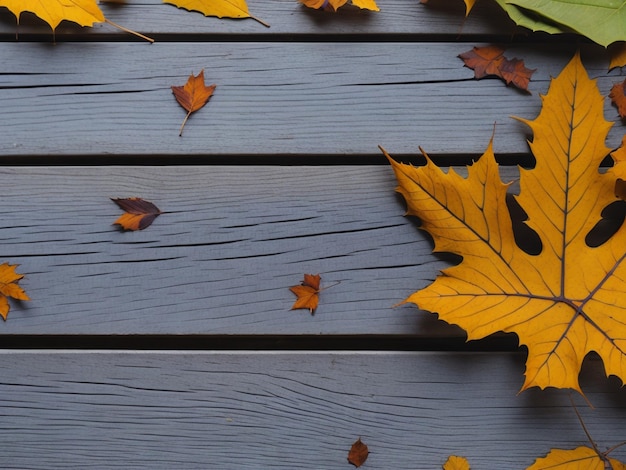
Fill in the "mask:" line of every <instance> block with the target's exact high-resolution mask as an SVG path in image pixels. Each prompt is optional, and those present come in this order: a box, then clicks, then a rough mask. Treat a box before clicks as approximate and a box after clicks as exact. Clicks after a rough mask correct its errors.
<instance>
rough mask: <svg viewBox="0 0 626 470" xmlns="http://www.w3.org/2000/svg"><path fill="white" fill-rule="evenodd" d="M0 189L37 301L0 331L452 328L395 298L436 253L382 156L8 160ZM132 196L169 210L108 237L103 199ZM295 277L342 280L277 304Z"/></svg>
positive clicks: (414, 284)
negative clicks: (188, 161) (135, 162)
mask: <svg viewBox="0 0 626 470" xmlns="http://www.w3.org/2000/svg"><path fill="white" fill-rule="evenodd" d="M511 171H512V170H511ZM511 171H509V173H508V174H509V175H510V176H511V177H512V173H511ZM0 185H1V186H2V188H3V207H4V209H3V220H2V227H1V228H0V260H2V261H5V260H6V261H9V262H11V263H12V264H13V263H17V264H20V269H19V272H21V273H24V274H26V278H25V279H24V280H23V281H21V285H22V286H23V287H24V288H25V289H26V291H27V292H28V294H29V296H30V297H31V298H32V299H33V300H32V301H31V302H24V303H22V304H20V305H19V306H16V307H14V309H13V310H12V311H11V313H10V316H9V321H7V322H5V323H3V324H2V325H0V327H1V329H2V333H3V334H16V333H19V334H80V333H82V334H141V333H143V334H161V333H163V334H194V333H197V334H317V333H322V334H358V333H363V334H367V333H374V334H385V333H388V334H416V335H418V336H427V335H442V336H450V335H453V336H454V335H459V334H460V333H459V331H458V330H456V329H451V327H448V326H446V325H444V324H443V323H440V322H435V320H434V318H430V317H431V315H427V314H422V315H420V314H419V313H418V311H417V310H416V309H415V308H414V307H410V306H404V307H398V308H395V309H394V308H392V306H393V305H394V304H397V303H398V302H400V301H401V300H403V299H404V298H406V297H407V296H408V295H409V294H410V293H411V292H413V291H414V290H416V289H418V288H420V287H424V286H426V285H427V284H428V283H430V282H431V281H432V280H433V279H434V277H435V276H436V275H437V273H438V271H439V270H440V269H441V268H443V267H445V266H446V265H447V264H446V262H444V261H443V260H441V259H440V258H438V257H436V256H434V255H432V254H431V249H432V243H431V242H430V240H429V239H428V237H427V236H426V235H425V234H424V233H423V232H420V231H419V230H418V229H417V226H416V222H415V221H414V220H411V219H409V218H406V217H404V216H403V214H404V211H405V206H404V202H403V201H402V200H401V199H400V197H399V196H398V195H396V194H395V193H394V188H395V186H396V182H395V179H394V177H393V173H392V171H391V169H390V167H387V166H362V167H360V166H352V167H351V166H337V167H262V166H257V167H254V166H251V167H229V166H225V167H187V166H184V167H56V168H45V167H14V168H7V167H5V168H0ZM135 196H136V197H142V198H144V199H146V200H149V201H151V202H153V203H155V204H156V205H157V206H158V207H159V208H160V209H161V210H162V211H165V213H164V214H163V215H161V216H160V217H158V218H157V219H156V220H155V222H154V223H153V225H152V226H150V227H149V228H148V229H146V230H144V231H141V232H120V231H119V229H118V227H116V226H112V225H111V224H112V223H113V222H114V221H115V220H116V219H117V217H118V216H119V215H120V214H121V211H120V209H119V208H118V207H117V206H116V205H115V204H114V203H113V202H111V201H110V199H109V198H111V197H135ZM304 273H313V274H315V273H321V275H322V286H324V285H329V284H332V283H335V282H337V281H341V284H339V285H337V286H334V287H332V288H331V289H328V290H326V291H324V293H323V296H322V301H321V304H320V307H319V309H318V311H317V313H316V315H315V316H314V317H312V316H311V315H310V314H309V313H308V312H307V311H290V310H289V309H290V307H291V305H292V303H293V301H294V300H295V297H294V296H293V294H292V293H291V292H290V291H289V290H288V287H289V286H291V285H295V284H299V283H300V281H301V280H302V276H303V274H304Z"/></svg>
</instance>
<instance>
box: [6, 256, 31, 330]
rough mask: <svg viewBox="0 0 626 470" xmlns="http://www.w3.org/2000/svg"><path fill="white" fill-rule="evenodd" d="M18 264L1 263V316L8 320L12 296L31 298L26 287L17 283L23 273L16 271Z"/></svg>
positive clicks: (18, 298) (23, 298)
mask: <svg viewBox="0 0 626 470" xmlns="http://www.w3.org/2000/svg"><path fill="white" fill-rule="evenodd" d="M17 266H18V265H17V264H9V263H2V264H0V316H2V319H3V320H5V321H6V319H7V316H8V315H9V310H10V309H11V306H10V305H9V299H8V298H7V297H12V298H14V299H17V300H30V298H29V297H28V295H26V292H24V289H22V288H21V287H20V286H18V285H17V283H18V282H20V279H22V278H23V277H24V275H23V274H18V273H16V272H15V268H17Z"/></svg>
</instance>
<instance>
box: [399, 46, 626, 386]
mask: <svg viewBox="0 0 626 470" xmlns="http://www.w3.org/2000/svg"><path fill="white" fill-rule="evenodd" d="M524 122H526V123H527V124H528V125H529V126H530V127H531V129H532V131H533V133H534V140H533V141H532V142H531V143H530V146H531V150H532V152H533V154H534V155H535V158H536V162H537V163H536V166H535V168H534V169H530V170H526V169H520V194H519V195H518V196H516V198H517V200H518V202H519V204H520V205H521V207H522V208H523V209H524V211H525V212H526V214H527V215H528V220H527V224H528V226H529V227H530V228H532V229H533V230H534V231H535V232H536V233H537V234H538V236H539V237H540V239H541V244H542V246H541V252H540V253H539V254H536V255H533V254H529V253H526V252H525V251H523V250H522V249H521V248H519V247H518V245H517V244H516V243H515V239H514V234H513V229H512V222H511V216H510V214H509V210H508V209H507V205H506V201H505V198H506V193H507V188H508V185H506V184H504V183H502V181H501V179H500V176H499V173H498V165H497V163H496V162H495V158H494V155H493V151H492V147H491V144H490V145H489V147H488V148H487V150H486V152H485V154H484V155H483V156H482V157H481V158H480V159H479V160H478V162H476V163H474V164H473V165H472V166H470V167H469V168H468V170H469V174H468V176H467V178H463V177H461V176H459V174H457V173H455V172H454V171H452V170H450V171H449V172H448V173H444V172H443V171H441V170H440V169H439V168H438V167H436V166H435V165H434V164H433V163H432V162H431V161H430V160H429V161H428V163H427V164H426V166H424V167H413V166H410V165H404V164H400V163H397V162H395V161H393V160H392V159H391V158H390V161H391V164H392V166H393V169H394V172H395V175H396V178H397V180H398V182H399V187H398V191H399V192H400V193H401V194H402V195H403V196H404V198H405V199H406V201H407V206H408V214H410V215H415V216H417V217H419V218H420V219H421V221H422V228H423V229H425V230H427V231H428V232H429V233H430V234H431V235H432V237H433V239H434V241H435V251H445V252H452V253H456V254H458V255H461V257H462V258H463V260H462V261H461V263H460V264H459V265H457V266H454V267H451V268H448V269H445V270H444V271H443V272H442V274H441V275H440V276H438V277H437V278H436V280H435V281H434V282H433V283H432V284H431V285H430V286H428V287H426V288H425V289H422V290H420V291H418V292H415V293H414V294H412V295H411V296H410V297H409V298H408V299H406V301H405V302H412V303H415V304H417V305H418V306H419V307H420V308H422V309H424V310H428V311H431V312H435V313H438V314H439V316H440V318H441V319H443V320H445V321H446V322H448V323H452V324H457V325H459V326H460V327H462V328H463V329H465V330H466V332H467V336H468V340H473V339H480V338H483V337H485V336H487V335H490V334H492V333H494V332H497V331H505V332H514V333H516V334H517V335H518V337H519V341H520V343H521V344H523V345H526V346H527V348H528V358H527V362H526V371H525V381H524V384H523V386H522V390H524V389H526V388H529V387H534V386H538V387H540V388H545V387H559V388H571V389H575V390H578V391H580V385H579V382H578V374H579V372H580V366H581V364H582V361H583V359H584V357H585V356H586V355H587V354H588V353H589V352H591V351H595V352H597V353H598V354H599V355H600V357H601V358H602V360H603V362H604V366H605V371H606V374H607V375H616V376H617V377H619V378H620V379H621V380H622V381H624V380H625V379H626V261H625V259H626V226H624V225H622V226H621V227H620V228H619V229H618V230H617V232H616V233H615V234H613V235H612V237H611V238H610V239H609V240H608V241H606V242H605V243H603V244H602V245H600V246H597V247H591V246H588V245H587V243H586V242H585V237H586V235H587V234H588V233H589V232H590V230H591V229H592V228H593V227H594V226H595V225H596V223H597V222H598V221H599V220H600V219H601V213H602V210H603V209H604V208H605V207H606V206H608V205H609V204H610V203H612V202H614V201H616V196H615V194H614V187H615V181H616V176H615V174H614V172H613V171H612V170H611V171H608V172H600V171H599V165H600V163H601V161H602V160H603V159H604V157H605V156H606V155H607V154H608V152H609V149H608V148H607V147H606V146H605V143H604V142H605V139H606V136H607V134H608V131H609V128H610V126H611V125H610V123H608V122H607V121H605V119H604V117H603V98H602V96H601V95H600V92H599V91H598V88H597V85H596V83H595V81H593V80H590V79H589V77H588V75H587V73H586V71H585V69H584V67H583V65H582V63H581V61H580V58H579V56H578V54H577V55H576V56H575V57H574V58H573V59H572V60H571V61H570V63H569V64H568V65H567V66H566V67H565V69H564V70H563V71H562V72H561V74H560V75H559V76H558V77H557V78H554V79H552V81H551V84H550V88H549V90H548V93H547V94H546V95H545V96H543V97H542V109H541V112H540V114H539V116H538V117H537V119H535V120H534V121H524ZM387 156H388V155H387ZM388 157H389V156H388Z"/></svg>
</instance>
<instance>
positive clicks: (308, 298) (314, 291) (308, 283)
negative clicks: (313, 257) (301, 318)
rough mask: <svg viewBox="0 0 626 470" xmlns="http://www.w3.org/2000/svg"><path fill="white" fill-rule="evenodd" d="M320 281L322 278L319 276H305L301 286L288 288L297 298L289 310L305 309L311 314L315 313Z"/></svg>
mask: <svg viewBox="0 0 626 470" xmlns="http://www.w3.org/2000/svg"><path fill="white" fill-rule="evenodd" d="M321 280H322V278H321V276H320V275H319V274H305V275H304V281H302V284H301V285H299V286H292V287H290V288H289V290H290V291H291V292H293V293H294V294H296V297H297V299H296V301H295V303H294V304H293V306H292V307H291V310H297V309H300V308H303V309H307V310H308V311H309V312H311V314H313V313H315V309H316V308H317V304H318V303H319V293H320V281H321Z"/></svg>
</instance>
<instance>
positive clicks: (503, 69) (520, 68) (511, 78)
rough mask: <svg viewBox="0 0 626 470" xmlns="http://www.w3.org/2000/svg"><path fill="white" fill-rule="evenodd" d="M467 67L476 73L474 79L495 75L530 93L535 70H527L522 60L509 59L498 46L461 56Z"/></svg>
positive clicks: (479, 49)
mask: <svg viewBox="0 0 626 470" xmlns="http://www.w3.org/2000/svg"><path fill="white" fill-rule="evenodd" d="M459 57H460V58H461V59H462V60H463V62H464V63H465V66H466V67H468V68H470V69H472V70H473V71H474V77H476V79H478V80H480V79H481V78H483V77H486V76H489V75H494V76H496V77H500V78H501V79H503V80H504V81H505V82H506V84H507V85H509V84H511V83H512V84H513V85H515V86H516V87H517V88H519V89H520V90H524V91H526V92H528V83H529V82H530V77H531V75H532V74H533V73H534V72H535V70H531V69H528V68H526V66H525V65H524V61H523V60H521V59H507V58H506V57H504V49H502V48H501V47H497V46H486V47H474V48H473V49H472V50H471V51H467V52H464V53H462V54H459Z"/></svg>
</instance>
